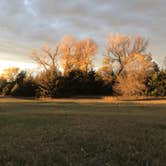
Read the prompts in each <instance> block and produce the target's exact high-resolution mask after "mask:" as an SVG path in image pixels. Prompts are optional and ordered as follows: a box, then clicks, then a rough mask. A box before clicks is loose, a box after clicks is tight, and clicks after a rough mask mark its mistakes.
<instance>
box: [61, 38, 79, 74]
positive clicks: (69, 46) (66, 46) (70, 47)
mask: <svg viewBox="0 0 166 166" xmlns="http://www.w3.org/2000/svg"><path fill="white" fill-rule="evenodd" d="M75 46H76V39H75V38H74V37H72V36H64V37H63V38H62V40H61V42H60V64H61V67H62V69H63V72H64V75H67V74H68V73H69V72H70V71H72V70H74V68H75V63H74V58H75V51H76V48H75Z"/></svg>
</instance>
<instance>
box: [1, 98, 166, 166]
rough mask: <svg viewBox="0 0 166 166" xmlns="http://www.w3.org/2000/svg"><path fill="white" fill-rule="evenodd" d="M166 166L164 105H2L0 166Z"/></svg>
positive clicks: (98, 101)
mask: <svg viewBox="0 0 166 166" xmlns="http://www.w3.org/2000/svg"><path fill="white" fill-rule="evenodd" d="M108 101H109V102H108ZM165 164H166V101H165V99H161V100H148V101H147V100H146V101H144V100H138V101H134V100H131V101H118V100H114V99H110V98H106V99H102V100H101V99H69V100H67V99H59V100H26V99H24V100H20V99H6V98H2V99H0V165H2V166H3V165H4V166H6V165H7V166H23V165H26V166H37V165H39V166H165Z"/></svg>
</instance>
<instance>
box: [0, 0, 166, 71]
mask: <svg viewBox="0 0 166 166" xmlns="http://www.w3.org/2000/svg"><path fill="white" fill-rule="evenodd" d="M165 7H166V0H0V66H1V67H0V68H3V67H7V65H8V66H9V65H10V66H11V65H19V66H24V67H31V66H33V65H32V61H31V60H30V58H29V55H30V53H31V50H32V49H33V48H41V46H42V45H43V44H44V43H50V44H51V45H53V44H54V43H55V42H56V41H57V40H59V39H60V38H61V37H62V36H63V35H65V34H70V35H75V36H76V37H77V38H85V37H87V36H90V37H92V38H93V39H94V40H95V41H96V42H97V43H98V44H99V45H100V46H101V47H102V46H104V41H105V40H106V37H107V35H108V34H109V33H110V32H113V33H122V34H123V33H125V34H130V35H135V34H139V35H142V36H144V37H146V38H148V39H149V41H150V47H149V50H150V51H151V53H152V55H153V56H154V58H155V60H156V61H158V62H159V63H160V64H161V63H162V60H163V58H164V56H166V46H165V44H166V28H165V27H166V10H165ZM99 59H100V57H99V58H98V60H99Z"/></svg>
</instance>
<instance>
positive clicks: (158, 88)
mask: <svg viewBox="0 0 166 166" xmlns="http://www.w3.org/2000/svg"><path fill="white" fill-rule="evenodd" d="M145 94H146V95H149V96H166V70H161V71H155V72H154V73H153V74H152V75H150V76H149V77H148V79H147V81H146V91H145Z"/></svg>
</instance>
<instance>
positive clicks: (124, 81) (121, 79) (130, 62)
mask: <svg viewBox="0 0 166 166" xmlns="http://www.w3.org/2000/svg"><path fill="white" fill-rule="evenodd" d="M153 72H154V62H153V61H152V58H151V57H150V56H149V55H141V54H133V55H131V56H128V57H127V58H126V62H125V68H124V69H123V73H121V74H120V75H118V76H117V78H116V84H115V86H114V89H115V91H116V92H118V93H120V94H122V95H126V96H132V95H142V94H143V92H144V91H145V90H146V85H145V83H146V79H147V78H148V76H149V75H151V74H152V73H153Z"/></svg>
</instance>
